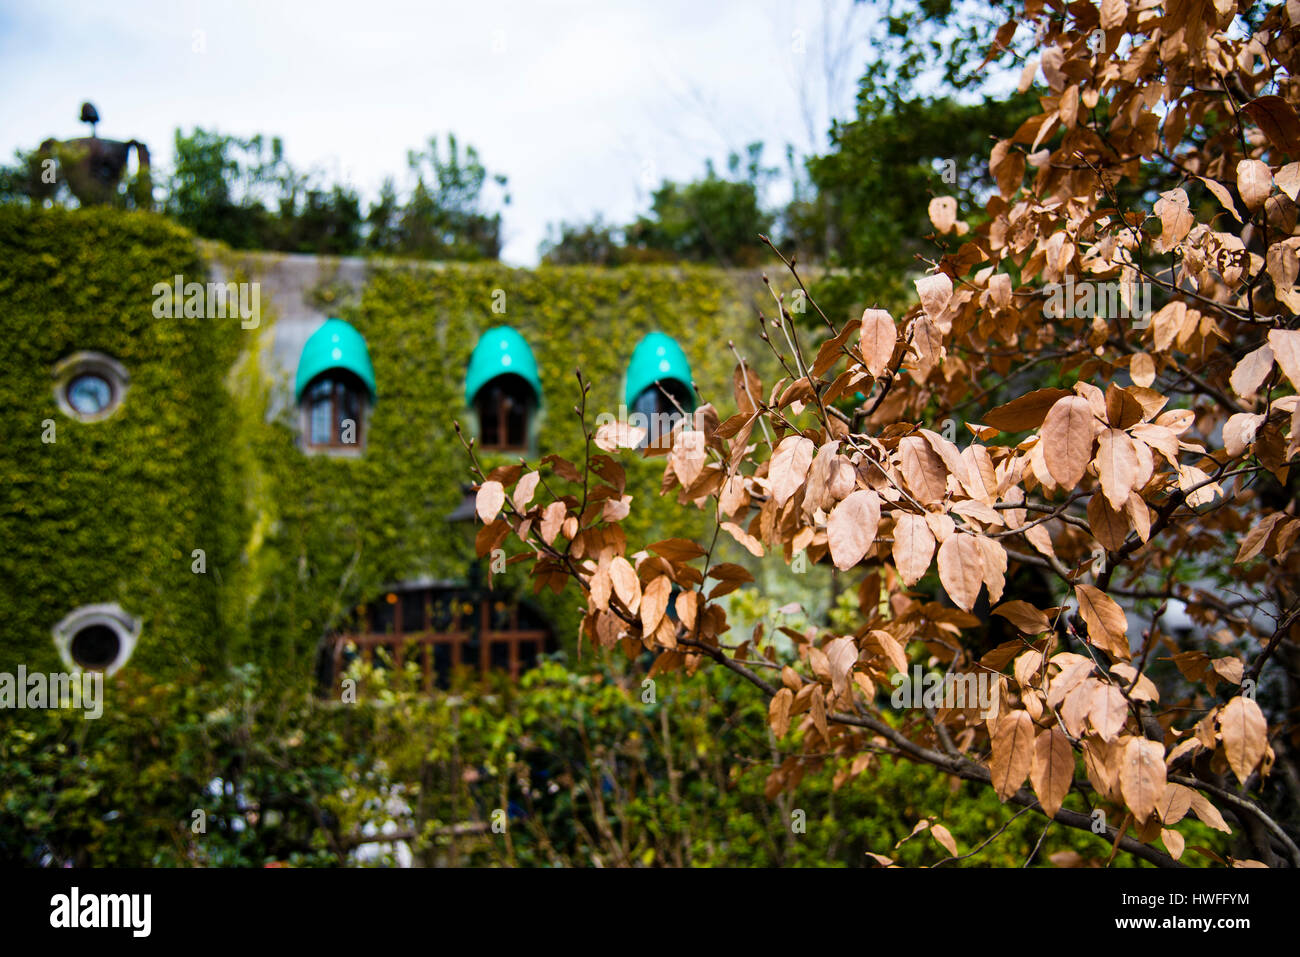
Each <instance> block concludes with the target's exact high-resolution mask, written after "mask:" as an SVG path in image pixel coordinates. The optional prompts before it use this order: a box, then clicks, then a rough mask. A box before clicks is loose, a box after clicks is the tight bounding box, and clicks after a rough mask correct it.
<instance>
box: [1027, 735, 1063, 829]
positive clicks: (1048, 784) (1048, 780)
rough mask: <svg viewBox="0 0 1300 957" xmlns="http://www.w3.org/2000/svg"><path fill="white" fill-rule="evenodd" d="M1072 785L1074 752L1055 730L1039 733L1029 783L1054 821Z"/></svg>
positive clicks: (1035, 743)
mask: <svg viewBox="0 0 1300 957" xmlns="http://www.w3.org/2000/svg"><path fill="white" fill-rule="evenodd" d="M1073 781H1074V749H1073V748H1071V747H1070V739H1069V738H1067V737H1066V736H1065V732H1064V731H1062V730H1061V729H1060V728H1058V727H1055V726H1053V727H1051V728H1048V729H1047V730H1045V731H1040V732H1039V733H1038V737H1037V738H1035V739H1034V756H1033V761H1032V762H1031V764H1030V768H1029V783H1030V784H1032V785H1033V788H1034V793H1035V794H1037V795H1038V801H1039V803H1040V804H1042V806H1043V810H1044V811H1045V812H1046V814H1047V816H1048V817H1056V812H1057V811H1059V810H1060V809H1061V803H1062V802H1063V801H1064V800H1065V796H1066V795H1067V794H1068V793H1069V792H1070V784H1071V783H1072V782H1073Z"/></svg>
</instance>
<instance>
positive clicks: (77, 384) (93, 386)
mask: <svg viewBox="0 0 1300 957" xmlns="http://www.w3.org/2000/svg"><path fill="white" fill-rule="evenodd" d="M67 396H68V405H70V406H72V407H73V408H74V409H76V410H77V411H78V412H80V413H81V414H82V415H95V414H97V413H99V412H102V411H104V410H105V409H106V408H108V404H109V403H110V402H112V401H113V387H112V386H111V385H109V383H108V380H107V379H105V378H103V377H102V376H97V375H94V374H93V373H89V372H87V373H83V374H82V375H79V376H77V377H76V378H75V379H73V380H72V381H71V382H69V383H68V388H67Z"/></svg>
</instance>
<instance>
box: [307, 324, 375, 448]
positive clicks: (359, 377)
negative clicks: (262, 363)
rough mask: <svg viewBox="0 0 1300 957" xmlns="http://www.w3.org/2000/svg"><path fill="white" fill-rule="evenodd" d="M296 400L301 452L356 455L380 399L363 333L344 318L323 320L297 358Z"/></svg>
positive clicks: (363, 441)
mask: <svg viewBox="0 0 1300 957" xmlns="http://www.w3.org/2000/svg"><path fill="white" fill-rule="evenodd" d="M294 397H295V399H296V400H297V402H298V408H299V410H300V412H301V416H302V444H303V448H305V449H307V450H310V451H321V452H330V453H337V454H343V455H347V454H360V453H361V451H362V450H363V449H364V447H365V430H366V429H365V427H366V416H367V414H368V412H369V409H370V406H372V405H373V404H374V402H375V400H376V399H377V398H378V393H377V390H376V389H375V370H374V367H373V366H372V365H371V363H370V351H369V350H368V349H367V348H366V340H365V339H364V338H363V337H362V335H361V333H359V332H357V330H356V329H354V328H352V326H350V325H349V324H348V323H346V322H344V321H343V320H342V319H327V320H326V321H325V324H324V325H323V326H321V327H320V328H319V329H317V330H316V331H315V332H314V333H312V335H311V337H310V338H309V339H308V340H307V342H306V344H305V345H304V346H303V347H302V355H301V357H300V358H299V359H298V375H297V381H296V384H295V386H294Z"/></svg>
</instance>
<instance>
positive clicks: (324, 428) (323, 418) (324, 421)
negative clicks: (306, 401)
mask: <svg viewBox="0 0 1300 957" xmlns="http://www.w3.org/2000/svg"><path fill="white" fill-rule="evenodd" d="M331 407H332V403H331V402H330V400H329V399H320V400H318V401H316V402H313V403H312V404H311V444H312V445H329V444H330V440H331V439H332V437H333V436H332V434H331V431H330V425H331V423H330V411H331Z"/></svg>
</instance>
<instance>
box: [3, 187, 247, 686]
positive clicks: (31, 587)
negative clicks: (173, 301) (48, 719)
mask: <svg viewBox="0 0 1300 957" xmlns="http://www.w3.org/2000/svg"><path fill="white" fill-rule="evenodd" d="M0 264H3V265H0V336H2V337H3V342H4V357H5V358H4V374H3V376H0V430H3V438H2V439H0V542H3V543H4V547H3V548H2V549H0V620H3V621H4V622H5V629H4V636H3V638H0V670H5V671H12V670H13V669H14V667H16V665H18V664H20V663H23V664H26V665H27V667H28V668H29V669H32V668H42V669H48V668H53V667H56V666H57V664H58V660H59V659H58V656H57V653H56V652H55V650H54V646H53V642H52V640H51V635H50V629H51V628H52V627H53V625H54V624H56V623H57V622H58V621H59V620H60V619H61V618H62V617H63V616H64V615H66V614H67V613H68V612H70V611H72V610H73V609H75V608H77V607H79V606H82V605H85V604H91V603H99V602H117V603H119V604H120V605H121V606H122V607H123V608H124V609H125V610H126V611H127V612H129V613H131V614H132V615H135V616H136V617H138V618H139V619H140V620H141V623H142V626H143V627H142V634H141V639H140V643H139V645H138V646H137V648H136V651H135V654H134V656H133V658H132V660H131V667H137V668H143V669H148V670H149V671H152V672H168V671H175V672H178V673H180V674H190V673H195V672H196V671H197V669H199V668H201V667H202V666H205V665H211V664H212V663H214V662H215V661H217V660H219V659H220V658H221V657H222V655H223V652H224V649H225V646H226V640H227V637H228V633H227V631H226V629H225V628H223V626H222V625H223V622H222V613H221V608H222V605H223V602H224V601H225V599H226V597H227V596H225V595H223V590H224V589H226V588H227V587H228V586H230V585H231V583H232V582H233V581H235V580H237V579H238V578H239V575H238V567H237V566H238V564H239V562H240V557H239V556H240V551H241V548H242V545H243V540H244V538H245V534H244V531H243V521H242V519H241V511H240V507H239V501H240V498H241V496H240V495H239V494H238V493H237V491H236V489H237V485H236V481H235V480H236V478H237V477H236V476H235V475H234V474H233V472H232V467H231V462H232V459H231V452H232V448H233V445H234V442H233V439H234V431H235V430H234V420H233V418H232V413H233V403H232V401H231V396H230V393H229V392H228V390H227V389H226V387H225V376H226V372H227V370H228V369H229V368H230V367H231V365H232V363H233V362H234V361H235V358H236V356H237V355H238V354H239V352H240V351H241V349H243V348H244V346H245V344H246V340H247V334H246V333H245V332H244V331H243V330H241V329H240V326H239V322H238V320H215V321H206V320H202V319H184V318H179V319H157V318H155V317H154V315H153V309H152V304H153V295H152V289H153V287H154V285H155V284H156V283H158V282H170V281H171V279H172V277H173V276H175V275H177V274H180V275H183V276H184V277H185V279H186V281H191V280H201V279H202V273H203V264H202V262H201V261H200V259H199V257H198V255H197V253H196V251H195V246H194V242H193V238H192V237H191V236H190V235H189V234H188V233H186V232H185V231H184V230H182V229H180V228H178V227H176V226H175V225H173V224H171V223H170V222H168V221H167V220H165V219H163V218H161V217H158V216H154V215H150V214H146V213H124V212H119V211H113V210H104V209H95V210H76V211H69V210H63V209H51V210H39V209H37V210H32V209H26V208H18V207H5V206H0ZM83 350H91V351H97V352H102V353H106V354H107V355H109V356H112V357H113V358H115V359H116V360H117V361H118V362H120V363H122V364H123V365H124V366H125V367H126V370H127V372H128V374H129V376H130V386H129V389H128V391H127V394H126V399H125V402H124V403H123V404H122V406H121V407H120V408H119V409H118V410H117V411H116V413H115V414H114V415H112V416H111V417H109V418H107V419H105V420H103V421H100V422H94V423H81V422H78V421H75V420H74V419H72V418H69V417H68V416H66V415H64V414H63V413H62V412H61V411H60V409H59V406H58V404H57V402H56V400H55V396H54V392H53V385H54V379H53V371H54V367H55V365H56V364H57V363H58V362H59V360H61V359H63V358H65V357H67V356H69V355H71V354H72V353H75V352H80V351H83ZM51 437H52V438H53V439H54V441H52V442H51V441H45V439H49V438H51ZM195 549H203V550H204V552H205V553H206V566H207V570H206V573H205V574H195V573H194V572H193V571H192V570H191V567H192V565H193V559H192V557H191V556H192V553H193V551H194V550H195Z"/></svg>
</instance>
